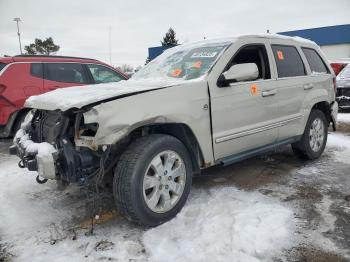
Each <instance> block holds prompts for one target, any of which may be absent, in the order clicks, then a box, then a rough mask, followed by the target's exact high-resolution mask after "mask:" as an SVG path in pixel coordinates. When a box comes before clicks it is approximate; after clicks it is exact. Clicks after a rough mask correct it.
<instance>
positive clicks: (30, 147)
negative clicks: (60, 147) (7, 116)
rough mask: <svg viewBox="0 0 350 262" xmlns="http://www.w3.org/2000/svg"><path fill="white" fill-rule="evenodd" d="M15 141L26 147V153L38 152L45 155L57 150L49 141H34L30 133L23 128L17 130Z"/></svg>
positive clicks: (39, 154)
mask: <svg viewBox="0 0 350 262" xmlns="http://www.w3.org/2000/svg"><path fill="white" fill-rule="evenodd" d="M13 142H14V143H15V144H18V145H19V146H20V147H21V148H22V149H24V150H25V152H26V154H37V155H38V156H43V155H49V154H53V153H55V152H56V151H57V150H56V149H55V148H54V146H53V145H51V144H49V143H47V142H42V143H35V142H33V141H32V140H31V139H30V137H29V134H27V133H26V132H25V131H24V130H23V129H19V130H18V131H17V133H16V135H15V137H14V139H13Z"/></svg>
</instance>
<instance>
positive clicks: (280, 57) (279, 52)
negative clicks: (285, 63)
mask: <svg viewBox="0 0 350 262" xmlns="http://www.w3.org/2000/svg"><path fill="white" fill-rule="evenodd" d="M277 58H278V60H283V59H284V55H283V52H282V51H277Z"/></svg>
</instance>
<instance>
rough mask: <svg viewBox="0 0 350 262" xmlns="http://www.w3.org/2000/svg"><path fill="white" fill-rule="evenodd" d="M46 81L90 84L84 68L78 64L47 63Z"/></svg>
mask: <svg viewBox="0 0 350 262" xmlns="http://www.w3.org/2000/svg"><path fill="white" fill-rule="evenodd" d="M45 72H46V73H45V79H48V80H52V81H57V82H65V83H82V84H83V83H88V80H87V77H86V75H85V72H84V68H83V66H82V65H81V64H77V63H47V64H46V71H45Z"/></svg>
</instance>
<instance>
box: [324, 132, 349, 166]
mask: <svg viewBox="0 0 350 262" xmlns="http://www.w3.org/2000/svg"><path fill="white" fill-rule="evenodd" d="M327 146H331V147H336V148H339V149H341V150H342V151H341V152H339V153H337V154H336V155H334V160H335V161H340V162H343V163H345V164H350V161H349V159H350V137H349V136H347V135H343V134H340V133H331V134H329V136H328V140H327Z"/></svg>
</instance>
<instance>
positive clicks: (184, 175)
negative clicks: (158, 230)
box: [113, 134, 193, 227]
mask: <svg viewBox="0 0 350 262" xmlns="http://www.w3.org/2000/svg"><path fill="white" fill-rule="evenodd" d="M167 159H169V161H168V160H167ZM173 159H176V160H175V162H174V163H173V165H171V162H172V161H173ZM166 160H167V161H166ZM154 163H157V164H158V165H155V164H154ZM165 163H169V166H170V165H171V167H170V168H167V167H166V166H164V164H165ZM156 166H157V168H155V167H156ZM163 168H164V169H163ZM167 170H168V171H167ZM175 171H176V173H175ZM167 172H168V173H167ZM192 173H193V171H192V164H191V159H190V156H189V153H188V151H187V149H186V147H185V146H184V145H183V144H182V143H181V142H180V141H179V140H178V139H176V138H175V137H172V136H169V135H162V134H154V135H149V136H147V137H143V138H140V139H138V140H136V141H134V142H133V143H132V144H131V145H130V146H129V147H128V148H127V149H126V151H125V152H124V153H123V154H122V155H121V157H120V160H119V162H118V164H117V167H116V169H115V172H114V178H113V194H114V198H115V202H116V205H117V208H118V210H119V212H120V213H121V214H122V215H125V216H126V217H127V218H128V219H129V220H131V221H132V222H135V223H137V224H140V225H144V226H147V227H154V226H157V225H160V224H162V223H164V222H166V221H168V220H170V219H172V218H173V217H175V216H176V214H177V213H178V212H180V210H181V209H182V207H183V206H184V205H185V202H186V200H187V198H188V195H189V192H190V189H191V186H192ZM179 174H181V176H180V175H179ZM171 175H173V177H171ZM177 175H179V176H177ZM169 177H170V178H169ZM175 177H176V178H175ZM145 181H150V182H147V183H146V182H145ZM177 184H178V185H180V186H178V185H177ZM154 185H155V186H154ZM151 186H152V187H151ZM148 187H151V188H148ZM146 188H148V189H146ZM173 189H176V190H174V191H172V190H173ZM175 191H177V193H174V192H175ZM157 192H158V193H157ZM157 194H158V195H159V194H160V196H159V199H158V202H157V200H155V201H153V199H157V197H158V195H157ZM169 197H170V198H169ZM169 199H170V200H171V201H170V200H169ZM169 207H170V209H168V208H169Z"/></svg>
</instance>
